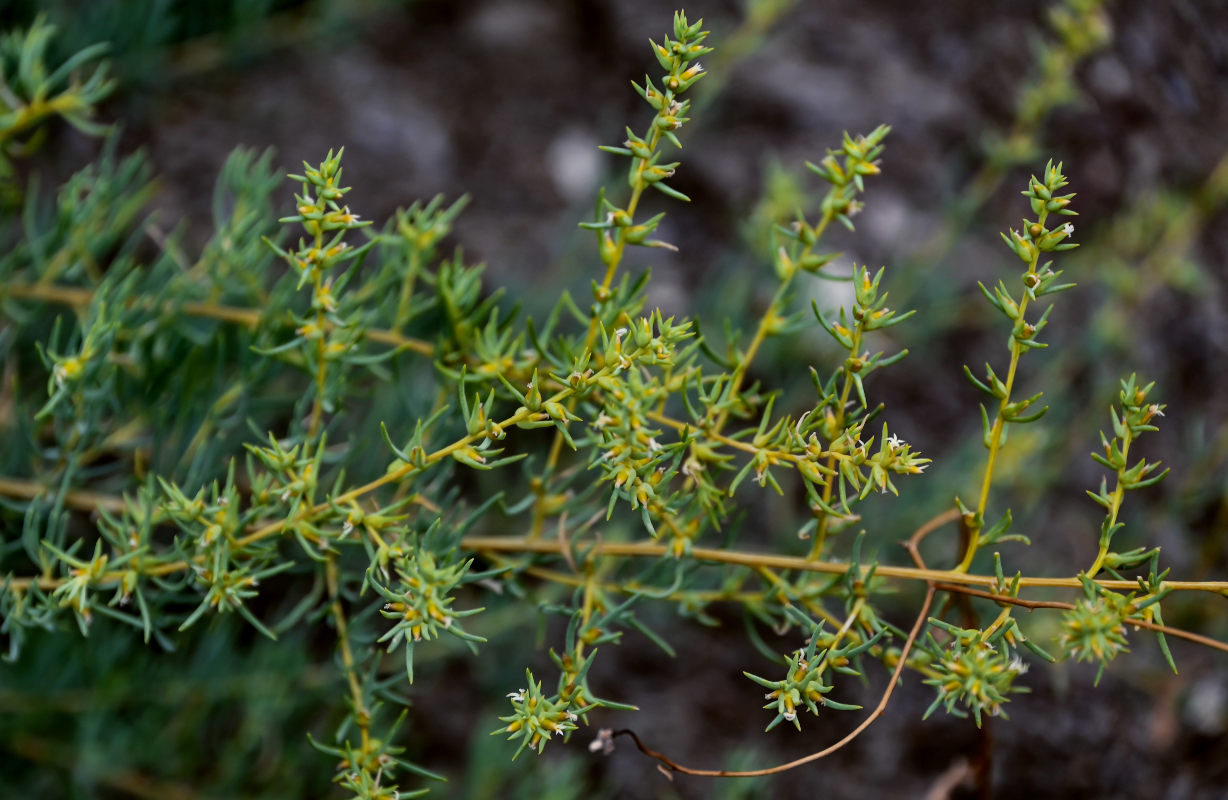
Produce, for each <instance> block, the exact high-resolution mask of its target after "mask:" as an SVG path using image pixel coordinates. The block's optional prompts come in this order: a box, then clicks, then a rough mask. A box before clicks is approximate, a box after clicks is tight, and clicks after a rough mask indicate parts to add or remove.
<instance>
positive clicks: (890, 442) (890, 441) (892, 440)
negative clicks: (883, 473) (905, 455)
mask: <svg viewBox="0 0 1228 800" xmlns="http://www.w3.org/2000/svg"><path fill="white" fill-rule="evenodd" d="M906 444H908V442H906V441H904V440H903V439H901V438H900V437H898V436H896V435H895V434H894V433H893V434H891V435H890V436H888V437H887V446H888V447H890V448H891V450H892V452H895V451H896V450H899V449H900V448H901V447H903V446H904V445H906Z"/></svg>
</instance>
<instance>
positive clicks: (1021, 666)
mask: <svg viewBox="0 0 1228 800" xmlns="http://www.w3.org/2000/svg"><path fill="white" fill-rule="evenodd" d="M1006 668H1007V669H1008V670H1010V671H1011V672H1014V673H1015V674H1017V675H1022V674H1023V673H1025V672H1027V671H1028V665H1027V664H1026V663H1024V660H1023V659H1022V658H1020V657H1019V654H1018V653H1016V654H1015V657H1014V658H1012V659H1011V661H1010V663H1009V664H1007V665H1006Z"/></svg>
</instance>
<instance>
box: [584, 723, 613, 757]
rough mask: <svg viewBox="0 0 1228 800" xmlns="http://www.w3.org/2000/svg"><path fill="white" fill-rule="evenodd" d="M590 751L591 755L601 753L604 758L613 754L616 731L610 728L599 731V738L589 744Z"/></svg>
mask: <svg viewBox="0 0 1228 800" xmlns="http://www.w3.org/2000/svg"><path fill="white" fill-rule="evenodd" d="M588 751H589V752H590V753H601V754H602V755H603V756H608V755H609V754H610V753H613V752H614V731H612V730H610V729H609V728H602V729H601V730H599V731H597V738H596V739H593V740H592V741H591V742H589V743H588Z"/></svg>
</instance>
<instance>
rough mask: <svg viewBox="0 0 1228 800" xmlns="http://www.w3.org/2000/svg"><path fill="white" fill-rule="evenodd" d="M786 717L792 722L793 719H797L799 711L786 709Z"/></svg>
mask: <svg viewBox="0 0 1228 800" xmlns="http://www.w3.org/2000/svg"><path fill="white" fill-rule="evenodd" d="M785 719H787V720H789V722H792V721H793V720H795V719H797V712H796V711H786V712H785Z"/></svg>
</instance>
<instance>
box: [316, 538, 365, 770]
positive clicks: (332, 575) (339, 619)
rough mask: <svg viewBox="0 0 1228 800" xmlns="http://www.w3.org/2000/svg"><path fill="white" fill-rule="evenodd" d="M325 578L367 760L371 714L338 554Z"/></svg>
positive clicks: (330, 559) (330, 560) (333, 556)
mask: <svg viewBox="0 0 1228 800" xmlns="http://www.w3.org/2000/svg"><path fill="white" fill-rule="evenodd" d="M324 574H325V580H326V582H327V584H328V596H329V598H330V599H331V600H332V614H333V620H334V622H335V623H336V625H337V646H338V647H339V648H340V650H341V663H342V665H343V666H344V667H345V679H346V682H347V683H349V686H350V700H351V701H352V703H353V705H354V721H355V722H356V723H357V724H358V730H359V732H360V733H361V734H362V758H363V760H364V761H365V760H366V758H367V755H368V754H369V753H370V747H371V737H370V731H369V728H370V724H371V714H370V712H369V711H368V710H367V707H366V704H365V703H363V697H362V685H361V684H360V683H359V682H358V669H357V667H356V666H355V664H354V651H353V650H351V649H350V632H349V625H348V624H347V623H346V619H345V610H344V609H343V608H342V607H341V588H340V585H339V581H338V576H337V556H336V554H335V553H330V554H329V556H328V561H327V562H326V563H325V565H324Z"/></svg>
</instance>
